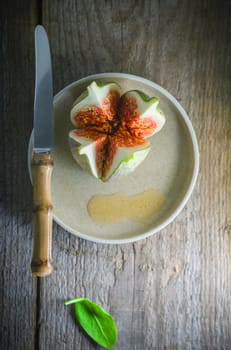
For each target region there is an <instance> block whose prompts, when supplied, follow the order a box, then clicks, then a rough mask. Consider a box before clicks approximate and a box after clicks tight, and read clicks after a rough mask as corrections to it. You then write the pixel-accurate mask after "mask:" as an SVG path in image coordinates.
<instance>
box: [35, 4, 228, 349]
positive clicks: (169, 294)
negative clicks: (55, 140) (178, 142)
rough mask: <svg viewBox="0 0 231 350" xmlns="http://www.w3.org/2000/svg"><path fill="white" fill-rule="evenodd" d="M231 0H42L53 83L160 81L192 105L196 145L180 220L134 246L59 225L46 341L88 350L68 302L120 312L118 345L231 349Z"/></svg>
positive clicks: (45, 283)
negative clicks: (91, 238) (128, 77)
mask: <svg viewBox="0 0 231 350" xmlns="http://www.w3.org/2000/svg"><path fill="white" fill-rule="evenodd" d="M228 13H230V3H229V2H225V1H224V2H218V1H211V2H203V1H202V2H201V1H194V2H190V1H175V2H172V1H164V2H157V1H144V2H135V1H127V2H126V4H125V3H124V2H121V3H120V2H117V1H110V2H109V1H72V0H69V1H65V2H60V1H52V2H49V1H43V21H44V25H45V26H46V28H47V30H48V33H49V37H50V40H51V48H52V53H53V66H54V74H55V75H54V84H55V91H58V90H59V89H61V88H63V87H64V86H65V85H67V84H68V83H70V82H72V81H74V80H76V79H78V78H80V77H83V76H86V75H88V74H91V73H98V72H104V71H123V72H131V73H134V74H139V75H141V76H144V77H147V78H149V79H151V80H154V81H156V82H157V83H159V84H161V85H162V86H164V87H165V88H166V89H168V90H169V91H170V92H171V93H172V94H173V95H175V96H176V97H177V99H178V100H179V101H180V102H181V103H182V105H183V107H185V109H186V110H187V111H188V112H189V115H190V118H191V120H192V122H193V124H194V126H195V129H196V132H197V135H198V139H199V146H200V152H201V168H200V175H199V179H198V183H197V186H196V189H195V191H194V193H193V196H192V198H191V200H190V201H189V203H188V204H187V206H186V208H185V209H184V210H183V212H182V213H181V214H180V216H179V217H178V218H177V219H176V220H175V221H174V223H172V224H171V225H169V227H167V228H166V229H164V230H163V231H162V232H160V233H159V234H156V235H155V236H153V237H151V238H149V239H147V240H144V241H141V242H137V243H135V244H131V245H122V246H105V245H99V244H94V243H91V242H85V241H83V240H81V239H77V238H76V237H74V236H72V235H70V234H68V233H66V232H64V231H63V230H62V229H61V228H60V227H58V226H57V225H55V232H54V258H55V261H56V269H55V271H54V273H53V274H52V276H51V277H50V278H48V279H45V280H42V281H41V290H40V302H41V305H40V307H41V309H40V337H39V339H40V348H41V349H44V350H45V349H47V348H55V349H84V350H87V349H93V348H97V346H95V345H93V344H92V343H91V342H90V341H89V340H88V339H87V338H86V337H85V336H83V334H82V331H81V330H80V329H79V328H78V327H77V326H76V325H75V322H74V320H73V318H72V317H71V316H70V311H69V309H68V308H67V307H64V305H63V302H64V300H65V299H67V298H70V297H74V296H85V297H88V298H90V299H93V300H95V301H96V302H99V303H101V304H102V305H103V306H104V307H105V308H106V309H108V310H109V311H111V312H112V314H113V315H114V316H115V318H116V320H117V324H118V330H119V340H118V344H117V346H116V349H120V350H127V349H137V350H138V349H139V350H140V349H147V350H151V349H164V348H168V349H175V348H177V349H186V348H187V349H195V348H196V349H200V348H201V349H204V348H208V349H215V348H219V349H229V347H230V343H231V339H230V331H229V330H230V327H231V318H230V314H231V301H230V292H231V290H230V288H231V287H230V286H231V284H230V282H231V281H230V277H231V273H230V272H231V265H230V254H231V251H230V249H231V248H230V224H231V223H230V220H231V218H230V202H228V191H230V164H231V159H230V158H231V154H230V131H231V125H230V112H231V106H230V102H229V99H230V93H231V83H230V82H231V80H230V74H231V65H230V62H231V60H230V58H231V44H230V39H229V36H230V31H231V23H230V17H229V16H228Z"/></svg>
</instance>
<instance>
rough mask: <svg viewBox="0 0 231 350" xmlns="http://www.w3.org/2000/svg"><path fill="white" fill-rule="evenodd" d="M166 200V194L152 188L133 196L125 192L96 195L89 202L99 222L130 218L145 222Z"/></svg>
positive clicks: (90, 208) (95, 218) (91, 212)
mask: <svg viewBox="0 0 231 350" xmlns="http://www.w3.org/2000/svg"><path fill="white" fill-rule="evenodd" d="M164 202H165V197H164V195H163V194H162V193H161V192H160V191H157V190H154V189H150V190H147V191H144V192H141V193H138V194H135V195H132V196H128V195H126V194H124V193H115V194H111V195H96V196H93V197H92V198H91V199H90V200H89V202H88V206H87V209H88V213H89V215H90V217H91V218H92V220H94V221H96V222H98V223H107V224H109V223H114V222H118V221H122V220H125V219H129V220H132V221H138V222H145V221H147V220H149V219H150V218H152V217H153V216H154V215H155V214H157V213H158V212H159V211H160V210H161V208H162V207H163V205H164Z"/></svg>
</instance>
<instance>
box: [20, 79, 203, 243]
mask: <svg viewBox="0 0 231 350" xmlns="http://www.w3.org/2000/svg"><path fill="white" fill-rule="evenodd" d="M100 78H112V79H113V78H123V79H124V78H125V79H126V78H127V79H130V80H135V81H139V82H141V83H143V84H145V85H148V86H150V87H152V88H154V89H156V90H157V91H159V92H160V93H162V94H163V95H164V96H165V97H166V98H167V99H169V100H170V101H171V102H172V104H173V105H174V106H175V107H176V108H177V110H178V111H179V113H180V115H181V117H183V120H184V122H185V124H186V126H187V129H188V132H189V136H190V139H191V142H192V146H193V147H192V148H193V158H194V167H193V172H192V176H191V180H190V183H189V185H188V188H187V190H186V192H185V194H184V196H183V198H182V200H181V201H180V203H179V204H178V206H177V207H176V209H175V210H174V211H173V213H172V214H171V215H170V216H169V217H168V218H167V219H166V220H164V221H163V222H162V223H161V224H159V225H157V226H156V227H155V228H153V229H150V230H148V231H146V232H145V233H141V234H138V235H136V236H133V237H129V238H108V239H105V238H98V237H92V236H89V235H87V234H84V233H81V232H79V231H76V230H74V229H72V228H70V227H69V226H68V225H66V224H65V223H64V222H63V221H62V220H61V219H59V218H58V216H56V215H55V214H53V219H54V221H55V222H56V223H58V224H59V225H60V226H61V227H62V228H64V229H65V230H66V231H67V232H70V233H71V234H74V235H75V236H77V237H80V238H82V239H85V240H88V241H91V242H95V243H102V244H126V243H134V242H136V241H139V240H141V239H145V238H148V237H150V236H152V235H154V234H155V233H157V232H159V231H161V230H163V229H164V228H165V227H166V226H168V225H169V224H170V223H171V222H173V221H174V219H175V218H176V217H177V216H178V215H179V214H180V212H181V211H182V210H183V208H184V207H185V205H186V203H187V202H188V200H189V198H190V196H191V194H192V192H193V189H194V187H195V184H196V181H197V177H198V173H199V162H200V154H199V146H198V141H197V137H196V133H195V130H194V127H193V125H192V122H191V120H190V118H189V116H188V114H187V113H186V111H185V110H184V108H183V107H182V106H181V104H180V103H179V102H178V101H177V99H176V98H175V97H174V96H173V95H172V94H171V93H170V92H168V91H167V90H166V89H165V88H163V87H162V86H160V85H159V84H157V83H155V82H153V81H151V80H148V79H146V78H143V77H141V76H138V75H134V74H129V73H116V72H112V73H110V72H107V73H97V74H91V75H88V76H86V77H83V78H81V79H79V80H76V81H74V82H72V83H70V84H68V85H67V86H65V87H64V88H63V89H62V90H60V91H59V92H58V93H57V94H55V96H54V98H53V102H54V103H55V102H56V101H57V100H58V99H59V97H60V96H61V95H62V94H63V93H64V92H65V91H66V90H68V89H70V88H71V87H73V86H75V85H78V84H81V83H84V82H87V81H89V80H95V79H100ZM33 134H34V131H33V130H32V132H31V135H30V139H29V144H28V155H27V158H28V172H29V177H30V180H31V183H32V178H31V167H30V163H31V154H32V145H33Z"/></svg>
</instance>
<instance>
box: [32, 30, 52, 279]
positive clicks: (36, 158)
mask: <svg viewBox="0 0 231 350" xmlns="http://www.w3.org/2000/svg"><path fill="white" fill-rule="evenodd" d="M53 148H54V110H53V88H52V67H51V55H50V48H49V42H48V37H47V34H46V31H45V29H44V27H43V26H41V25H38V26H36V28H35V97H34V145H33V152H32V161H31V175H32V184H33V234H34V244H33V256H32V261H31V270H32V273H33V275H34V276H39V277H43V276H46V275H49V274H50V273H51V272H52V270H53V259H52V221H53V206H52V201H51V174H52V169H53V158H52V154H51V151H52V149H53Z"/></svg>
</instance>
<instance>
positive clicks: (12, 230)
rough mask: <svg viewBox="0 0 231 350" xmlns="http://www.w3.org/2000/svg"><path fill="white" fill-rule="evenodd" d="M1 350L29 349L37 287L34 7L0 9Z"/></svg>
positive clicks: (5, 6)
mask: <svg viewBox="0 0 231 350" xmlns="http://www.w3.org/2000/svg"><path fill="white" fill-rule="evenodd" d="M0 7H1V9H0V16H1V19H0V26H1V27H0V36H1V38H0V45H1V49H0V77H1V78H0V91H1V100H0V116H1V127H0V139H1V151H0V157H1V158H0V162H1V167H0V179H1V180H0V201H1V205H0V208H1V209H0V210H1V214H0V226H1V229H0V252H1V253H0V271H1V272H0V315H1V317H0V348H1V349H32V348H33V347H34V330H35V315H36V310H35V303H34V301H35V298H36V285H35V281H34V280H33V278H32V274H31V272H30V268H29V267H30V260H31V253H32V235H31V217H32V208H31V200H32V197H31V184H30V180H29V176H28V171H27V146H28V141H29V136H30V132H31V129H32V121H33V88H34V49H33V45H34V44H33V28H34V25H35V23H36V21H37V15H36V8H35V2H31V1H23V2H21V1H14V3H13V4H12V2H11V3H10V2H1V5H0Z"/></svg>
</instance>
